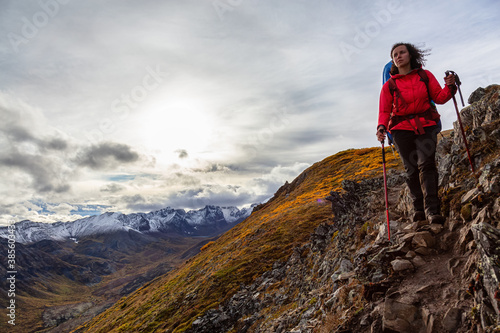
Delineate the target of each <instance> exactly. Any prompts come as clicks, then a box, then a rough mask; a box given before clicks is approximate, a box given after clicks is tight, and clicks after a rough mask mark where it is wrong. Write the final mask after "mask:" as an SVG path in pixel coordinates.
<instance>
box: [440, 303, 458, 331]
mask: <svg viewBox="0 0 500 333" xmlns="http://www.w3.org/2000/svg"><path fill="white" fill-rule="evenodd" d="M461 318H462V311H461V310H460V309H457V308H451V309H449V310H448V311H447V312H446V314H445V315H444V318H443V322H442V324H443V328H444V329H445V330H446V331H447V332H456V330H457V328H458V327H459V325H460V321H461Z"/></svg>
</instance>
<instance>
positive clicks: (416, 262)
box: [411, 256, 427, 267]
mask: <svg viewBox="0 0 500 333" xmlns="http://www.w3.org/2000/svg"><path fill="white" fill-rule="evenodd" d="M411 262H412V264H413V265H414V266H415V267H422V266H425V265H426V264H427V262H426V261H425V260H424V259H423V258H422V257H421V256H416V257H415V258H413V259H412V260H411Z"/></svg>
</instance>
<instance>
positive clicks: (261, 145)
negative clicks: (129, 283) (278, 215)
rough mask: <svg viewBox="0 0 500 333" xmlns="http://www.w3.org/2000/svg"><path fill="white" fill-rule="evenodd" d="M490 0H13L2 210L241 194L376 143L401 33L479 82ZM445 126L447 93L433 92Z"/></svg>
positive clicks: (3, 79) (468, 86)
mask: <svg viewBox="0 0 500 333" xmlns="http://www.w3.org/2000/svg"><path fill="white" fill-rule="evenodd" d="M499 14H500V6H498V3H497V2H496V1H493V0H491V1H486V0H478V1H477V0H476V1H472V0H458V1H451V0H450V1H440V2H436V1H430V0H425V1H418V2H409V1H399V0H379V1H368V0H363V1H347V0H342V1H335V0H329V1H327V0H317V1H305V0H292V1H285V0H283V1H277V0H276V1H264V0H238V1H229V0H209V1H190V0H184V1H161V2H160V1H152V0H148V1H141V2H138V1H132V0H111V1H105V2H103V1H97V0H89V1H76V0H40V1H29V2H28V1H22V2H21V1H14V0H9V1H2V2H1V3H0V29H1V34H0V69H1V71H2V75H1V76H0V116H1V122H0V172H1V174H2V177H1V179H0V196H1V197H0V224H7V223H9V221H18V220H21V219H31V220H34V221H45V222H53V221H58V220H64V221H66V220H71V219H75V218H78V217H81V216H85V215H89V214H99V213H101V212H104V211H121V212H124V213H130V212H138V211H150V210H155V209H160V208H163V207H166V206H171V207H174V208H186V209H192V208H200V207H203V206H204V205H207V204H214V205H226V206H227V205H235V206H243V205H249V204H251V203H258V202H261V201H262V200H266V199H267V198H269V197H270V196H272V194H273V193H274V192H275V191H276V190H277V189H278V188H279V187H280V186H281V185H282V184H283V183H284V182H285V181H292V180H293V179H294V178H295V177H296V176H297V175H298V174H299V173H300V172H301V171H303V170H304V169H305V168H307V167H308V166H310V165H312V164H313V163H315V162H317V161H320V160H322V159H324V158H326V157H328V156H330V155H332V154H334V153H336V152H338V151H341V150H344V149H348V148H362V147H371V146H376V145H377V141H376V140H375V135H374V128H375V126H376V119H377V112H378V97H379V93H380V88H381V71H382V68H383V66H384V65H385V63H386V62H387V61H388V60H389V51H390V47H391V46H392V44H394V43H395V42H399V41H409V42H413V43H415V44H417V45H420V46H424V47H426V48H431V49H432V51H431V55H430V56H429V57H428V61H427V65H426V68H427V69H429V70H431V71H432V72H433V73H434V74H435V76H436V77H437V78H438V79H439V80H440V82H441V83H442V82H443V80H442V77H443V76H444V71H446V70H448V69H451V70H454V71H456V72H457V73H459V74H460V77H461V79H462V82H463V85H462V91H463V93H464V97H465V98H467V97H468V96H469V94H470V93H472V91H474V90H475V89H476V88H477V87H479V86H483V87H484V86H487V85H489V84H493V83H500V75H499V74H498V73H500V62H499V61H498V60H497V59H498V54H499V53H500V37H499V36H500V26H499V25H498V21H499V19H500V15H499ZM439 110H440V113H441V114H442V119H443V124H444V127H445V128H451V127H452V122H453V121H455V117H456V116H455V111H454V108H453V106H452V105H451V104H450V103H448V104H447V105H444V106H440V107H439Z"/></svg>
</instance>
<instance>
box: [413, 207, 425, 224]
mask: <svg viewBox="0 0 500 333" xmlns="http://www.w3.org/2000/svg"><path fill="white" fill-rule="evenodd" d="M417 221H425V213H424V212H422V211H420V210H417V211H416V212H415V214H413V222H417Z"/></svg>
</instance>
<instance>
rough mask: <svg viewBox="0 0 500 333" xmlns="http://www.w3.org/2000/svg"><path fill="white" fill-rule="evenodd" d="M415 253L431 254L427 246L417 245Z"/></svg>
mask: <svg viewBox="0 0 500 333" xmlns="http://www.w3.org/2000/svg"><path fill="white" fill-rule="evenodd" d="M415 253H418V254H421V255H423V256H428V255H431V254H432V250H431V249H429V248H427V247H423V246H421V247H418V248H416V249H415Z"/></svg>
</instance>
